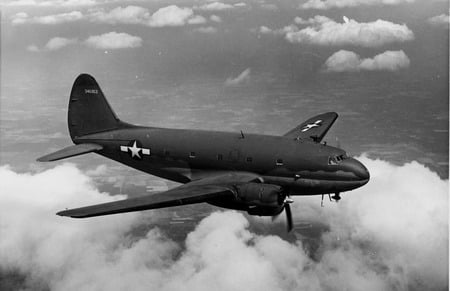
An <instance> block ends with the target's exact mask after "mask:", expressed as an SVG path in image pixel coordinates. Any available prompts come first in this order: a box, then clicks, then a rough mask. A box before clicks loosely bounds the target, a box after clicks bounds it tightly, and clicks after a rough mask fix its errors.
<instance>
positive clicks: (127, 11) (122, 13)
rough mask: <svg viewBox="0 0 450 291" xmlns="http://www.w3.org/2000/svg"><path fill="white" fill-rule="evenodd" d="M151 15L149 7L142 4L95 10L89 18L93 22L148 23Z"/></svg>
mask: <svg viewBox="0 0 450 291" xmlns="http://www.w3.org/2000/svg"><path fill="white" fill-rule="evenodd" d="M150 17H151V15H150V12H149V11H148V9H147V8H144V7H140V6H132V5H131V6H127V7H124V8H122V7H120V6H119V7H116V8H114V9H112V10H110V11H105V10H103V9H101V10H97V11H93V12H92V13H91V14H90V15H89V18H90V19H91V21H93V22H101V23H109V24H117V23H125V24H147V23H148V21H149V19H150Z"/></svg>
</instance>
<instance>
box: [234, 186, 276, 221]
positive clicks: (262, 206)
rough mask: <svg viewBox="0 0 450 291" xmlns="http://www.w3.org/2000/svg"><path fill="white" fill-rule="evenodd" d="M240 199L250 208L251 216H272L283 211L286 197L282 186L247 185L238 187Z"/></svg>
mask: <svg viewBox="0 0 450 291" xmlns="http://www.w3.org/2000/svg"><path fill="white" fill-rule="evenodd" d="M237 195H238V199H239V200H240V201H241V202H243V203H245V204H247V205H248V206H249V208H248V210H247V212H248V214H250V215H260V216H266V215H267V216H272V215H277V214H279V213H280V212H281V211H282V210H283V200H284V195H283V191H282V189H281V187H280V186H277V185H272V184H263V183H247V184H243V185H239V186H237Z"/></svg>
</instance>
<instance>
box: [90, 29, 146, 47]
mask: <svg viewBox="0 0 450 291" xmlns="http://www.w3.org/2000/svg"><path fill="white" fill-rule="evenodd" d="M85 43H86V45H88V46H90V47H93V48H96V49H124V48H136V47H140V46H142V38H140V37H138V36H133V35H130V34H128V33H124V32H119V33H118V32H115V31H112V32H108V33H104V34H101V35H93V36H90V37H89V38H87V39H86V40H85Z"/></svg>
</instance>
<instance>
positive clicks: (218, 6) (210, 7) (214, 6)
mask: <svg viewBox="0 0 450 291" xmlns="http://www.w3.org/2000/svg"><path fill="white" fill-rule="evenodd" d="M196 8H197V9H199V10H206V11H220V10H228V9H233V8H235V6H234V5H231V4H226V3H222V2H211V3H207V4H203V5H201V6H198V7H196Z"/></svg>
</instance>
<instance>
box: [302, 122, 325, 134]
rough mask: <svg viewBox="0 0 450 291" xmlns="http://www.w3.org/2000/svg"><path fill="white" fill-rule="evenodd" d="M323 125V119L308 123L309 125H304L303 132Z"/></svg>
mask: <svg viewBox="0 0 450 291" xmlns="http://www.w3.org/2000/svg"><path fill="white" fill-rule="evenodd" d="M321 125H322V120H320V119H319V120H316V121H315V122H314V123H308V124H307V125H305V126H303V129H302V132H305V131H307V130H310V129H311V128H313V127H319V126H321Z"/></svg>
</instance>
